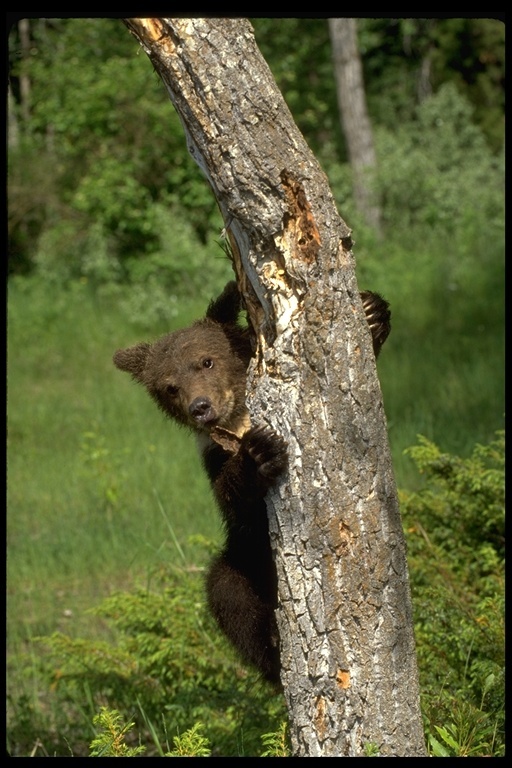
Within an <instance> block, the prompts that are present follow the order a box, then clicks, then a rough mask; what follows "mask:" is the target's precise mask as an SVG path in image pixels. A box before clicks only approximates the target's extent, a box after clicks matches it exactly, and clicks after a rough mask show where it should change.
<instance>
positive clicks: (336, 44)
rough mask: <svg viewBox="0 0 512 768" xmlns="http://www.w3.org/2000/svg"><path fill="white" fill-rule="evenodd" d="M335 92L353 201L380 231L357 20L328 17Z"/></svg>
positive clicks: (368, 220)
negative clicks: (349, 168)
mask: <svg viewBox="0 0 512 768" xmlns="http://www.w3.org/2000/svg"><path fill="white" fill-rule="evenodd" d="M329 32H330V35H331V44H332V53H333V59H334V73H335V76H336V91H337V94H338V106H339V111H340V118H341V124H342V128H343V131H344V134H345V139H346V142H347V152H348V158H349V161H350V167H351V169H352V179H353V181H352V184H353V190H354V200H355V203H356V206H357V208H358V209H359V211H360V212H361V214H362V215H363V217H364V219H365V220H366V221H367V223H368V224H370V225H371V226H372V227H374V228H375V229H376V230H377V231H380V227H381V210H380V205H379V201H378V197H377V194H376V191H375V188H374V185H373V176H374V174H375V170H376V167H377V157H376V154H375V147H374V144H373V133H372V127H371V123H370V118H369V117H368V111H367V108H366V95H365V90H364V81H363V67H362V64H361V57H360V55H359V48H358V45H357V20H356V19H329Z"/></svg>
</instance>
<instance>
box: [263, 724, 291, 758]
mask: <svg viewBox="0 0 512 768" xmlns="http://www.w3.org/2000/svg"><path fill="white" fill-rule="evenodd" d="M261 741H262V743H263V746H264V747H265V749H264V750H263V752H262V753H261V755H260V757H291V749H290V744H289V739H288V723H287V722H286V721H283V722H282V723H281V725H280V727H279V730H277V731H275V732H274V733H264V734H263V736H262V737H261Z"/></svg>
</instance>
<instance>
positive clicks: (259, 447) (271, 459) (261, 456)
mask: <svg viewBox="0 0 512 768" xmlns="http://www.w3.org/2000/svg"><path fill="white" fill-rule="evenodd" d="M241 447H242V450H244V451H245V452H246V453H247V455H249V456H250V457H251V459H252V460H253V461H254V463H255V464H256V467H257V470H258V475H259V477H260V478H261V479H262V480H264V481H265V483H266V484H268V485H271V484H272V483H273V482H274V481H275V480H276V479H277V478H278V477H279V475H280V474H281V473H282V472H283V471H284V470H285V469H286V467H287V465H288V452H287V443H286V441H285V440H284V439H283V438H282V437H281V435H278V434H277V432H274V430H273V429H271V428H270V427H266V426H259V427H252V428H251V429H250V430H249V431H248V432H246V433H245V435H244V436H243V438H242V446H241Z"/></svg>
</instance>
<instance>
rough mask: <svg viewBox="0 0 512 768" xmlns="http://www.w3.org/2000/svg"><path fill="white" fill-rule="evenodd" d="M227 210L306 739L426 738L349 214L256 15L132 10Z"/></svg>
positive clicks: (295, 735)
mask: <svg viewBox="0 0 512 768" xmlns="http://www.w3.org/2000/svg"><path fill="white" fill-rule="evenodd" d="M125 23H126V25H127V26H128V28H129V29H130V30H131V31H132V32H133V34H134V35H135V36H136V37H137V39H138V40H139V42H140V43H141V45H142V46H143V48H144V49H145V51H146V53H147V54H148V56H149V57H150V59H151V61H152V64H153V66H154V68H155V69H156V71H157V72H158V73H159V75H160V76H161V78H162V80H163V82H164V83H165V85H166V87H167V89H168V91H169V94H170V98H171V100H172V102H173V104H174V106H175V107H176V110H177V112H178V114H179V115H180V117H181V120H182V122H183V126H184V129H185V133H186V137H187V142H188V146H189V150H190V152H191V154H192V156H193V157H194V158H195V160H196V161H197V162H198V163H199V165H200V167H201V168H202V169H203V171H204V172H205V174H206V176H207V178H208V180H209V182H210V184H211V186H212V189H213V192H214V194H215V197H216V198H217V201H218V204H219V206H220V209H221V211H222V214H223V217H224V221H225V225H226V230H227V233H228V235H229V238H230V242H231V247H232V251H233V261H234V267H235V270H236V272H237V277H238V281H239V284H240V286H241V289H242V291H243V293H244V296H245V299H246V303H247V307H248V312H249V317H250V319H251V321H252V323H253V325H254V327H255V329H256V331H257V335H258V339H259V348H258V352H257V356H256V358H255V360H254V364H253V366H252V369H251V372H250V377H249V378H250V381H249V390H250V393H249V405H250V408H251V414H252V417H253V419H254V421H255V422H262V423H270V424H271V426H273V427H274V428H275V429H277V431H278V432H280V433H281V434H283V436H284V437H285V438H286V439H287V440H288V442H289V455H290V469H289V474H288V476H287V477H285V479H284V480H283V483H282V485H281V486H280V487H279V488H278V489H277V490H276V491H275V492H274V493H271V494H270V495H269V497H268V499H267V502H268V503H267V506H268V510H269V518H270V531H271V539H272V546H273V550H274V554H275V558H276V564H277V571H278V579H279V609H278V611H277V614H278V623H279V629H280V637H281V653H282V681H283V685H284V691H285V697H286V701H287V705H288V709H289V716H290V733H291V741H292V748H293V751H294V754H295V755H297V756H304V757H306V756H310V757H315V756H325V757H328V756H345V755H346V756H363V755H364V754H365V748H366V747H367V745H370V744H373V745H376V747H378V748H379V750H380V754H381V755H382V756H387V755H390V756H416V755H425V746H424V740H423V732H422V723H421V716H420V710H419V695H418V676H417V669H416V655H415V647H414V639H413V629H412V615H411V602H410V594H409V585H408V573H407V564H406V559H405V546H404V538H403V534H402V528H401V522H400V515H399V510H398V503H397V495H396V488H395V483H394V478H393V472H392V467H391V461H390V452H389V446H388V440H387V432H386V424H385V417H384V412H383V407H382V399H381V392H380V387H379V382H378V379H377V375H376V368H375V359H374V355H373V352H372V344H371V337H370V332H369V330H368V327H367V325H366V323H365V319H364V314H363V310H362V305H361V301H360V298H359V294H358V289H357V285H356V280H355V276H354V260H353V256H352V253H351V250H350V248H351V239H350V230H349V229H348V227H347V225H346V224H345V223H344V222H343V221H342V220H341V219H340V217H339V215H338V213H337V210H336V206H335V203H334V200H333V197H332V195H331V193H330V190H329V187H328V182H327V179H326V177H325V174H324V173H323V172H322V170H321V169H320V167H319V165H318V163H317V162H316V160H315V158H314V157H313V156H312V155H311V152H310V150H309V149H308V147H307V145H306V143H305V141H304V139H303V137H302V136H301V134H300V133H299V131H298V129H297V128H296V126H295V124H294V122H293V119H292V117H291V115H290V113H289V111H288V109H287V107H286V105H285V102H284V100H283V98H282V96H281V94H280V92H279V90H278V89H277V86H276V84H275V82H274V79H273V77H272V75H271V73H270V70H269V69H268V67H267V65H266V63H265V61H264V60H263V58H262V56H261V54H260V52H259V50H258V48H257V46H256V44H255V40H254V36H253V32H252V28H251V26H250V24H249V23H248V22H247V21H246V20H244V19H156V18H151V19H149V18H147V19H126V20H125Z"/></svg>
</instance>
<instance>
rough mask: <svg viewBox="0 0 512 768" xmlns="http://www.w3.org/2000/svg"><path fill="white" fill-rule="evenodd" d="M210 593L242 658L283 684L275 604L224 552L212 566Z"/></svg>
mask: <svg viewBox="0 0 512 768" xmlns="http://www.w3.org/2000/svg"><path fill="white" fill-rule="evenodd" d="M206 592H207V598H208V605H209V608H210V611H211V613H212V615H213V617H214V618H215V620H216V622H217V624H218V626H219V628H220V630H221V631H222V632H223V634H224V635H225V636H226V637H227V639H228V640H229V641H230V642H231V644H232V645H233V646H234V647H235V648H236V650H237V651H238V653H239V654H240V656H241V658H242V660H243V661H244V662H245V663H247V664H250V665H251V666H254V667H256V669H258V670H259V672H260V674H261V675H262V676H263V677H264V678H265V679H266V680H268V681H269V682H271V683H274V684H279V682H280V676H279V669H280V664H279V635H278V631H277V625H276V620H275V616H274V608H273V606H272V605H271V604H270V603H268V602H265V601H264V600H263V599H262V598H261V597H260V596H259V595H258V594H257V593H256V592H255V590H254V588H253V585H252V584H251V581H250V580H249V579H248V578H247V576H246V575H245V574H244V573H243V572H242V571H241V570H239V569H238V568H236V567H234V566H233V565H232V564H231V563H230V562H229V560H228V555H227V554H226V553H223V554H221V555H219V556H218V557H217V558H215V560H214V561H213V563H212V565H211V566H210V569H209V572H208V575H207V580H206Z"/></svg>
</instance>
